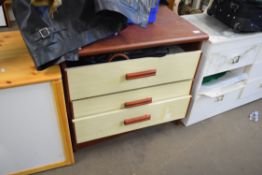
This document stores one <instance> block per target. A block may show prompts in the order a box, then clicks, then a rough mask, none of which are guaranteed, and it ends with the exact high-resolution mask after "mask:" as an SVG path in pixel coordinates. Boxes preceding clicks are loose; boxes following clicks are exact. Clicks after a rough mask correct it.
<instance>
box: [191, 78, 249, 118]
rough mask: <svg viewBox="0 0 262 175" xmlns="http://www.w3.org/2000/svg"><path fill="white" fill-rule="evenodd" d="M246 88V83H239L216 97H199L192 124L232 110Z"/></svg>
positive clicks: (193, 112)
mask: <svg viewBox="0 0 262 175" xmlns="http://www.w3.org/2000/svg"><path fill="white" fill-rule="evenodd" d="M243 88H244V83H243V82H241V83H238V84H236V85H233V86H231V87H228V88H224V89H223V90H221V91H220V92H219V93H216V94H215V95H212V94H209V93H206V95H204V93H203V94H199V95H197V97H196V99H195V101H194V104H193V108H192V110H191V114H190V117H192V118H190V123H195V122H199V121H201V120H204V119H207V118H209V117H212V116H215V115H217V114H219V113H222V112H224V111H226V110H228V109H230V108H231V106H233V105H234V103H235V102H236V101H237V100H238V99H239V97H240V94H241V92H242V90H243Z"/></svg>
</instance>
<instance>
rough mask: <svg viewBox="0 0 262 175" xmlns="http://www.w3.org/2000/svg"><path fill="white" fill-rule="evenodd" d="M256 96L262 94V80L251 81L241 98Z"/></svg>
mask: <svg viewBox="0 0 262 175" xmlns="http://www.w3.org/2000/svg"><path fill="white" fill-rule="evenodd" d="M256 94H262V78H258V79H254V80H252V81H249V82H248V83H247V86H246V88H245V89H244V91H243V93H242V95H241V97H242V98H245V97H249V96H252V95H256Z"/></svg>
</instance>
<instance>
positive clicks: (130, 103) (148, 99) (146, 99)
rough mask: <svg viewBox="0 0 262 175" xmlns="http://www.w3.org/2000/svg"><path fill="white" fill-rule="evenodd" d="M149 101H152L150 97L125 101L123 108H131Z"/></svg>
mask: <svg viewBox="0 0 262 175" xmlns="http://www.w3.org/2000/svg"><path fill="white" fill-rule="evenodd" d="M150 103H152V97H149V98H145V99H141V100H136V101H130V102H125V104H124V106H125V108H132V107H137V106H142V105H146V104H150Z"/></svg>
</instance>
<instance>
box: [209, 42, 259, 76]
mask: <svg viewBox="0 0 262 175" xmlns="http://www.w3.org/2000/svg"><path fill="white" fill-rule="evenodd" d="M257 50H258V45H256V44H253V45H244V44H238V43H225V44H224V43H220V44H214V45H211V46H210V47H209V48H208V51H207V53H206V54H205V55H206V59H207V62H208V64H207V66H206V70H205V76H207V75H212V74H216V73H219V72H224V71H227V70H232V69H236V68H240V67H243V66H247V65H250V64H252V63H254V61H255V60H256V55H257Z"/></svg>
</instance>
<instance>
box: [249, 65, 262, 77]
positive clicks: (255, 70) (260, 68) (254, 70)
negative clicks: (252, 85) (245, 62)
mask: <svg viewBox="0 0 262 175" xmlns="http://www.w3.org/2000/svg"><path fill="white" fill-rule="evenodd" d="M249 77H250V78H252V79H256V78H260V77H261V78H262V62H259V63H257V64H253V65H252V66H251V69H250V72H249Z"/></svg>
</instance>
